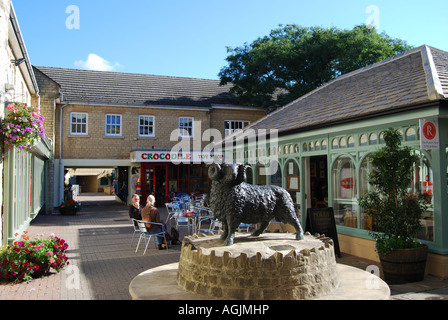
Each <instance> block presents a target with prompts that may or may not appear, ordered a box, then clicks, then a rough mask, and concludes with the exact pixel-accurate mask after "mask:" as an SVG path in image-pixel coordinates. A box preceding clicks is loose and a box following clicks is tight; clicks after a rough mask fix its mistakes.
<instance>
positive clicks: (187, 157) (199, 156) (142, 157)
mask: <svg viewBox="0 0 448 320" xmlns="http://www.w3.org/2000/svg"><path fill="white" fill-rule="evenodd" d="M222 158H223V155H222V154H219V153H216V152H215V153H211V152H202V151H191V152H183V151H170V150H166V151H153V150H146V151H134V152H131V162H153V163H154V162H173V163H176V164H178V163H203V162H204V163H212V162H217V161H220V160H221V159H222Z"/></svg>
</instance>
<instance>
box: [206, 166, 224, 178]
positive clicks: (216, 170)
mask: <svg viewBox="0 0 448 320" xmlns="http://www.w3.org/2000/svg"><path fill="white" fill-rule="evenodd" d="M221 176H222V171H221V166H220V165H219V164H217V163H214V164H212V165H211V166H210V168H208V177H209V178H210V180H219V178H221Z"/></svg>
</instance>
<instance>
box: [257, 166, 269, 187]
mask: <svg viewBox="0 0 448 320" xmlns="http://www.w3.org/2000/svg"><path fill="white" fill-rule="evenodd" d="M266 172H267V170H266V167H265V166H264V165H261V164H258V165H257V167H256V169H255V174H256V179H257V185H259V186H265V185H266V184H267V181H266Z"/></svg>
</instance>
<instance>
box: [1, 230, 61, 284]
mask: <svg viewBox="0 0 448 320" xmlns="http://www.w3.org/2000/svg"><path fill="white" fill-rule="evenodd" d="M27 233H28V232H27V231H25V232H24V234H23V235H22V236H21V239H20V240H19V241H16V242H14V243H13V245H11V246H4V247H3V248H2V250H1V251H0V277H1V278H4V279H7V280H10V281H27V282H29V281H31V280H32V279H33V278H35V277H36V274H37V273H39V270H40V269H42V268H48V269H49V268H52V269H53V270H55V271H56V272H60V271H61V270H62V269H63V268H64V267H65V266H66V265H68V264H69V262H68V258H67V256H66V250H67V248H68V244H67V243H66V242H65V240H64V239H61V238H58V237H56V236H55V235H54V234H51V235H50V236H49V237H48V238H46V239H43V238H42V235H40V236H38V237H36V238H34V239H30V237H29V236H28V235H27ZM16 236H18V234H16ZM40 271H42V270H40ZM44 273H45V272H44Z"/></svg>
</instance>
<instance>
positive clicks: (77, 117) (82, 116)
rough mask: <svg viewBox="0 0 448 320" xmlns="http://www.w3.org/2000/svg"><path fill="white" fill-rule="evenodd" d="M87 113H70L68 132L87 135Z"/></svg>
mask: <svg viewBox="0 0 448 320" xmlns="http://www.w3.org/2000/svg"><path fill="white" fill-rule="evenodd" d="M87 118H88V114H87V113H80V112H72V113H70V134H71V135H87Z"/></svg>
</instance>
